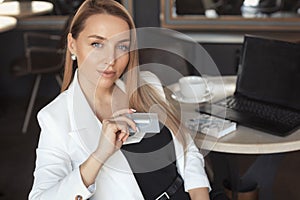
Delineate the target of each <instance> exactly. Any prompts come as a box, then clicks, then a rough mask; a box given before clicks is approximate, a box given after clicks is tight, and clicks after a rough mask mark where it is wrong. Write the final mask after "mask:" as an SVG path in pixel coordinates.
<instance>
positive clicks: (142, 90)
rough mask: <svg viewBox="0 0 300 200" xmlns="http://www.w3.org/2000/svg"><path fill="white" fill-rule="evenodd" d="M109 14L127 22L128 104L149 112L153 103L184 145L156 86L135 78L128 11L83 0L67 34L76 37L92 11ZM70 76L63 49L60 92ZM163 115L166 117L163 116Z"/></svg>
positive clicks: (107, 1) (108, 2)
mask: <svg viewBox="0 0 300 200" xmlns="http://www.w3.org/2000/svg"><path fill="white" fill-rule="evenodd" d="M102 13H104V14H109V15H113V16H116V17H119V18H121V19H123V20H125V21H126V22H127V24H128V25H129V29H130V30H131V36H130V37H131V49H133V50H132V51H130V52H129V62H128V65H127V67H126V70H125V73H124V74H125V80H124V81H125V86H126V91H127V94H128V95H130V96H129V106H130V107H131V108H135V109H136V110H137V111H139V112H149V111H150V109H151V108H152V106H153V105H158V106H156V110H155V111H156V112H157V113H158V116H159V119H160V121H162V122H163V120H165V121H164V122H163V123H164V124H165V125H166V127H168V128H169V129H170V130H171V131H172V132H173V134H174V135H175V136H176V137H177V138H178V139H179V141H181V143H182V144H185V140H184V139H183V138H184V137H182V134H177V133H183V132H184V131H182V128H181V123H180V116H179V114H178V113H177V111H176V109H175V108H174V107H173V106H172V105H171V104H169V103H167V102H166V100H165V99H162V97H161V95H159V94H158V92H157V91H156V89H155V88H154V87H152V86H151V85H149V84H143V85H138V84H139V83H140V82H139V81H140V80H139V68H138V67H137V66H138V50H137V44H136V32H135V25H134V22H133V20H132V18H131V16H130V14H129V13H128V11H127V10H126V9H125V8H124V7H123V6H122V5H121V4H119V3H118V2H116V1H114V0H86V1H85V2H83V4H82V5H81V6H80V7H79V9H78V11H77V12H76V14H75V16H74V17H73V19H72V21H71V23H70V27H69V33H71V34H72V37H73V38H75V39H76V38H77V37H78V35H79V33H80V32H81V31H82V30H83V29H84V25H85V21H86V20H87V19H88V18H89V17H90V16H92V15H95V14H102ZM73 76H74V72H73V61H72V59H71V53H70V51H69V50H68V49H67V50H66V58H65V69H64V79H63V84H62V89H61V91H64V90H66V89H67V88H68V87H69V85H70V83H71V81H72V79H73ZM164 116H166V117H164Z"/></svg>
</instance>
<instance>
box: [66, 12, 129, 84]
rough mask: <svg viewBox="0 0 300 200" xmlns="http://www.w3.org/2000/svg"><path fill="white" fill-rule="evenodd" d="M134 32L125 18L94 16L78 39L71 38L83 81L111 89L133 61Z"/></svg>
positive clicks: (70, 44)
mask: <svg viewBox="0 0 300 200" xmlns="http://www.w3.org/2000/svg"><path fill="white" fill-rule="evenodd" d="M129 47H130V32H129V26H128V24H127V22H126V21H124V20H123V19H121V18H119V17H116V16H112V15H108V14H97V15H92V16H90V17H89V18H88V19H87V20H86V23H85V26H84V29H83V30H82V32H80V34H79V35H78V38H77V39H74V38H73V37H72V35H71V34H69V35H68V48H69V50H70V51H71V53H73V54H75V55H76V56H77V63H78V69H79V77H80V81H87V82H88V83H91V84H93V85H94V86H95V88H96V87H101V88H111V87H112V86H113V84H114V82H115V81H116V80H117V79H118V78H119V77H120V76H121V74H122V73H123V71H124V70H125V68H126V66H127V64H128V61H129Z"/></svg>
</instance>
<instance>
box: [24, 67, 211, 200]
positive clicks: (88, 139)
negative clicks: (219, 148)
mask: <svg viewBox="0 0 300 200" xmlns="http://www.w3.org/2000/svg"><path fill="white" fill-rule="evenodd" d="M141 78H143V79H144V80H145V81H147V82H150V83H151V84H154V85H155V87H157V88H158V89H159V91H161V92H162V95H164V93H163V89H162V86H161V83H160V82H159V80H158V79H157V77H156V76H155V75H154V74H152V73H150V72H141ZM116 84H117V85H118V86H119V87H120V88H121V89H123V90H125V86H124V83H123V82H122V81H120V80H118V81H117V82H116ZM38 122H39V125H40V127H41V134H40V139H39V144H38V148H37V150H36V155H37V157H36V167H35V171H34V183H33V187H32V190H31V192H30V194H29V199H30V200H33V199H42V200H48V199H49V200H50V199H51V200H52V199H55V200H59V199H62V200H66V199H68V200H69V199H70V200H71V199H72V200H73V199H75V197H76V196H77V195H81V196H82V197H83V199H97V200H120V199H126V200H127V199H130V200H135V199H136V200H140V199H143V195H142V193H141V190H140V189H139V186H138V184H137V182H136V180H135V178H134V175H133V173H132V171H131V169H130V166H129V164H128V162H127V160H126V158H125V157H124V155H123V154H122V153H121V151H117V152H116V153H115V154H113V155H112V156H111V157H110V158H109V159H108V160H107V162H106V163H105V165H104V166H103V168H102V169H101V171H100V172H99V174H98V177H97V181H96V183H95V184H94V185H92V186H90V187H89V188H86V187H85V185H84V184H83V181H82V179H81V175H80V171H79V166H80V164H82V163H83V162H84V161H85V160H86V159H87V158H88V157H89V155H90V154H91V153H92V152H93V151H94V150H95V149H96V147H97V144H98V140H99V137H100V134H101V127H102V125H101V122H100V121H99V120H98V119H97V118H96V116H95V114H94V112H93V110H92V109H91V108H90V106H89V104H88V102H87V100H86V98H85V96H84V94H83V92H82V90H81V88H80V85H79V82H78V80H77V72H76V73H75V76H74V80H73V82H72V84H71V85H70V86H69V88H68V90H66V91H64V92H63V93H61V94H60V95H59V96H58V97H57V98H56V99H54V100H53V101H52V102H51V103H50V104H48V105H47V106H46V107H45V108H43V109H42V110H41V111H40V112H39V113H38ZM172 135H173V134H172ZM173 140H174V146H175V153H176V158H177V160H176V165H177V170H178V172H179V173H180V175H181V176H182V177H183V179H184V188H185V191H188V190H190V189H193V188H198V187H208V188H209V189H210V186H209V181H208V179H207V176H206V173H205V171H204V161H203V156H202V155H201V154H200V153H199V150H198V148H197V147H196V146H195V144H194V143H193V141H192V139H191V137H189V138H188V143H189V145H188V149H187V152H186V154H184V150H183V147H182V145H181V144H180V142H179V141H178V140H177V139H176V138H175V137H174V136H173ZM129 142H130V141H129ZM131 142H134V141H131Z"/></svg>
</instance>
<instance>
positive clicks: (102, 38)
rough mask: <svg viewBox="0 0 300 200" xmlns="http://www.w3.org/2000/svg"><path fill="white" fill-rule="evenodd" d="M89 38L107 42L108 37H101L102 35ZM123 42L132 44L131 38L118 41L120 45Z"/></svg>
mask: <svg viewBox="0 0 300 200" xmlns="http://www.w3.org/2000/svg"><path fill="white" fill-rule="evenodd" d="M88 38H96V39H98V40H107V38H106V37H103V36H100V35H89V36H88ZM121 42H130V38H125V39H121V40H119V41H118V43H121Z"/></svg>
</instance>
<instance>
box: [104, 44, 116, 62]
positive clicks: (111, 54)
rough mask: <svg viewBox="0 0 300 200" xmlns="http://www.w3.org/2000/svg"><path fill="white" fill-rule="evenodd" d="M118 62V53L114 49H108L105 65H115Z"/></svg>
mask: <svg viewBox="0 0 300 200" xmlns="http://www.w3.org/2000/svg"><path fill="white" fill-rule="evenodd" d="M115 60H116V52H115V50H114V48H113V47H108V48H107V50H106V56H105V64H107V65H114V64H115Z"/></svg>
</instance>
